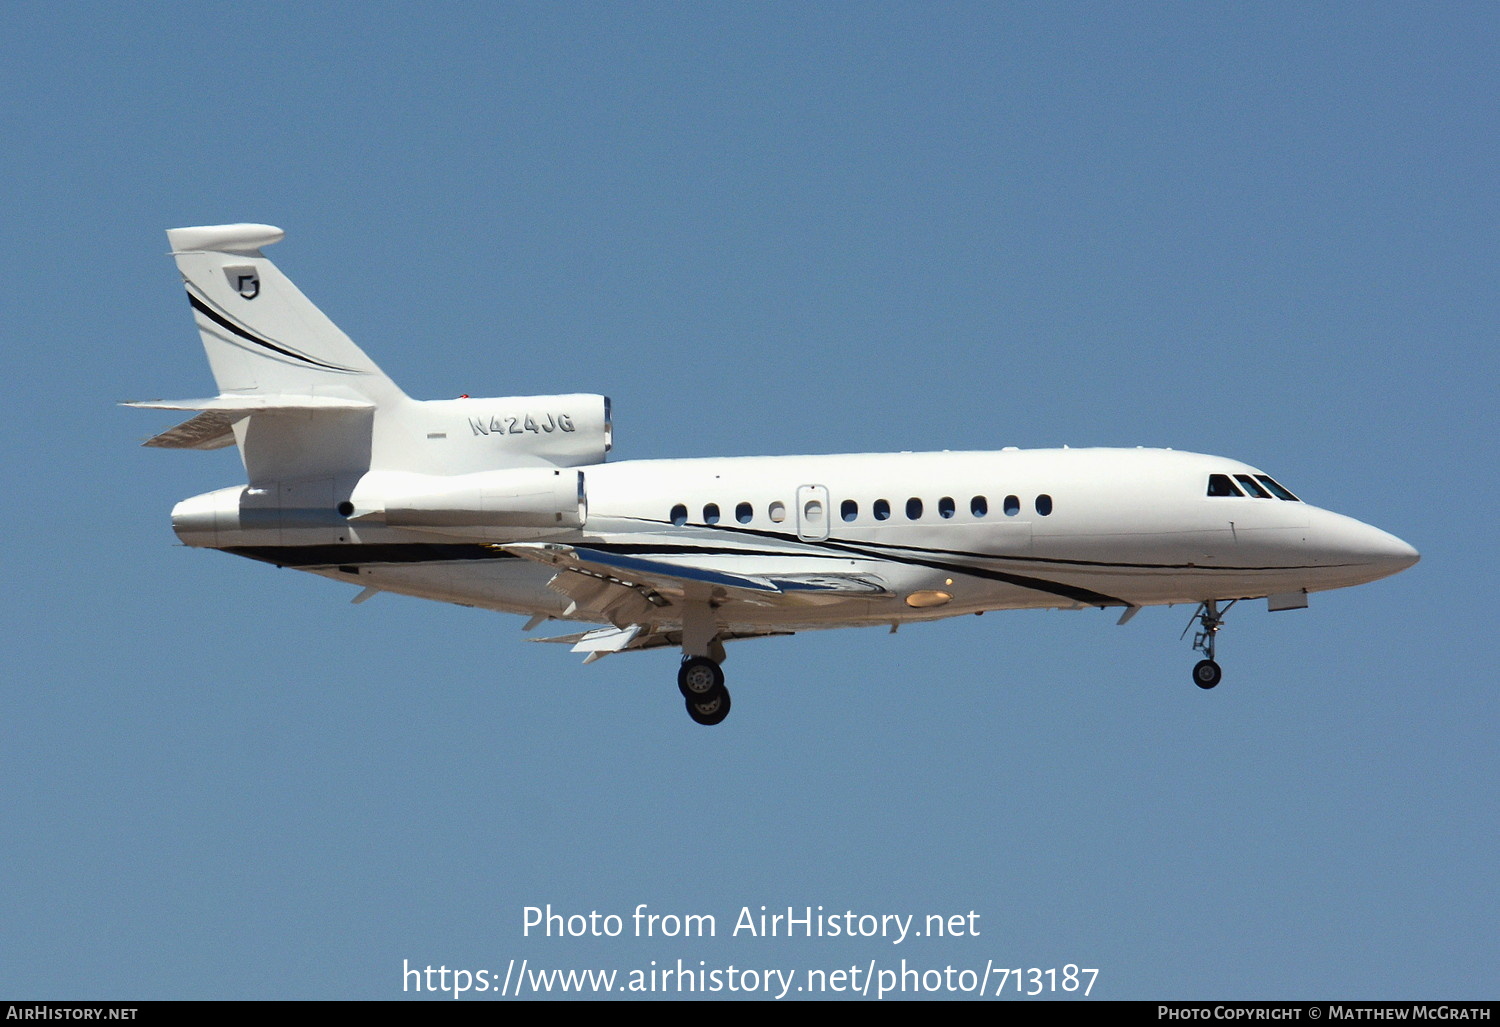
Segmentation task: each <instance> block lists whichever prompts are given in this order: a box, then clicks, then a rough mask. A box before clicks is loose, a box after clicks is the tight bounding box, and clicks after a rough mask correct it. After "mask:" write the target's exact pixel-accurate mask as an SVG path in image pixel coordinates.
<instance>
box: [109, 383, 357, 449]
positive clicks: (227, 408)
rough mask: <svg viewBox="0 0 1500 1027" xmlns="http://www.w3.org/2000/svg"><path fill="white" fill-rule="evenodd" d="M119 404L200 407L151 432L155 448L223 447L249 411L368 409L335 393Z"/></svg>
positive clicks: (231, 442)
mask: <svg viewBox="0 0 1500 1027" xmlns="http://www.w3.org/2000/svg"><path fill="white" fill-rule="evenodd" d="M121 405H122V406H127V407H137V408H140V409H144V410H200V411H202V413H200V414H199V415H198V416H197V417H194V418H192V419H190V420H187V421H183V422H182V423H181V424H179V425H177V426H176V427H175V428H168V429H167V430H166V431H164V432H162V433H161V434H160V435H153V436H152V437H151V438H149V439H147V440H146V441H145V442H143V443H141V445H143V446H151V447H153V448H156V449H203V450H206V449H223V448H224V447H225V446H232V445H234V443H235V436H234V426H235V424H236V423H238V422H239V421H242V420H244V419H245V418H246V417H248V416H250V415H251V414H285V413H319V412H347V411H351V410H369V409H371V408H372V407H373V406H374V404H373V403H371V402H370V401H369V400H364V399H345V398H342V397H338V396H268V395H261V396H214V397H212V398H210V399H143V400H136V401H134V402H130V403H123V404H121Z"/></svg>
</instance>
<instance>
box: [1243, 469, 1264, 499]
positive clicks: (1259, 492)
mask: <svg viewBox="0 0 1500 1027" xmlns="http://www.w3.org/2000/svg"><path fill="white" fill-rule="evenodd" d="M1234 480H1235V481H1237V482H1239V483H1240V484H1241V485H1243V486H1245V491H1246V492H1248V493H1250V494H1251V495H1252V496H1254V497H1255V498H1256V499H1270V498H1271V493H1269V492H1267V491H1266V490H1265V489H1263V488H1261V487H1260V485H1258V484H1257V483H1256V481H1255V479H1254V478H1252V477H1250V475H1248V474H1236V475H1235V476H1234Z"/></svg>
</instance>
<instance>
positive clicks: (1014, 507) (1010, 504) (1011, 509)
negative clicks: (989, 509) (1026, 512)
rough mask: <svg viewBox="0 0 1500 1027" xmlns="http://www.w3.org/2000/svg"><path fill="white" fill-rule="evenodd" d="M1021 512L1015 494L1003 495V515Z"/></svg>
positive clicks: (1012, 515) (1019, 503) (1009, 515)
mask: <svg viewBox="0 0 1500 1027" xmlns="http://www.w3.org/2000/svg"><path fill="white" fill-rule="evenodd" d="M1020 512H1021V501H1020V500H1019V499H1017V498H1016V497H1015V496H1006V497H1005V516H1007V517H1014V516H1015V515H1016V514H1018V513H1020Z"/></svg>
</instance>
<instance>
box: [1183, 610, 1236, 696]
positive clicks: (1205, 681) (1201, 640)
mask: <svg viewBox="0 0 1500 1027" xmlns="http://www.w3.org/2000/svg"><path fill="white" fill-rule="evenodd" d="M1237 602H1239V600H1238V599H1234V600H1231V601H1230V603H1229V606H1226V607H1224V609H1222V610H1221V609H1219V601H1218V600H1217V599H1207V600H1204V601H1203V602H1201V603H1199V604H1198V609H1197V611H1196V612H1194V614H1193V616H1192V617H1191V618H1189V619H1188V626H1187V628H1184V629H1183V632H1182V633H1183V634H1184V635H1186V634H1187V633H1188V629H1190V628H1192V626H1193V622H1194V621H1197V622H1198V624H1199V629H1198V631H1197V632H1195V633H1194V635H1193V648H1194V649H1196V650H1197V651H1198V652H1200V653H1202V654H1203V655H1204V656H1206V657H1208V658H1207V659H1206V660H1199V661H1198V662H1197V663H1196V664H1195V665H1194V666H1193V684H1195V685H1197V686H1198V687H1199V688H1212V687H1214V686H1215V685H1217V684H1218V683H1219V680H1220V679H1221V678H1223V677H1224V671H1223V670H1222V669H1220V667H1219V665H1218V663H1217V662H1215V660H1214V640H1215V639H1216V638H1217V637H1218V634H1219V629H1220V628H1222V627H1223V626H1224V615H1225V614H1226V613H1228V612H1229V608H1230V607H1231V606H1233V605H1234V604H1235V603H1237Z"/></svg>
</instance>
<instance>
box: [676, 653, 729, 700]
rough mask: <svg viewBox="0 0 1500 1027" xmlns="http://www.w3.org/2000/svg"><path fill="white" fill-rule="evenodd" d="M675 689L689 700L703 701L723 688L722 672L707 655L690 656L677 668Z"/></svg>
mask: <svg viewBox="0 0 1500 1027" xmlns="http://www.w3.org/2000/svg"><path fill="white" fill-rule="evenodd" d="M677 690H678V691H679V692H681V693H682V697H683V698H684V699H687V700H688V701H689V702H693V701H697V702H703V701H704V700H705V699H708V698H709V697H710V696H712V695H713V694H714V693H715V692H722V691H723V690H724V672H723V671H722V670H720V669H719V665H718V664H717V663H715V662H714V661H713V660H710V659H709V658H708V657H707V656H691V657H689V658H688V659H686V660H683V661H682V666H681V667H680V668H678V670H677Z"/></svg>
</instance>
